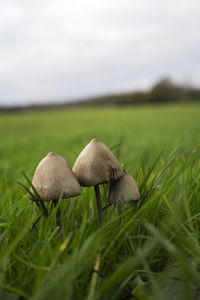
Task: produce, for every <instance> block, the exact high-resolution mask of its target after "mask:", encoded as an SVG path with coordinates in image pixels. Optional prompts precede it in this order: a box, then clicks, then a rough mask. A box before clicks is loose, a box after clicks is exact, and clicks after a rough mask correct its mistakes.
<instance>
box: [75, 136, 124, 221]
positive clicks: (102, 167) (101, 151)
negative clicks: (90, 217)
mask: <svg viewBox="0 0 200 300" xmlns="http://www.w3.org/2000/svg"><path fill="white" fill-rule="evenodd" d="M72 170H73V172H74V174H75V176H76V178H77V179H78V181H79V183H80V185H81V186H87V187H89V186H94V189H95V195H96V201H97V210H98V218H99V226H101V225H102V206H101V195H100V190H99V184H103V183H108V182H112V181H116V180H118V179H119V178H120V177H121V176H123V169H122V167H121V166H120V164H119V162H118V160H117V159H116V157H115V156H114V154H113V153H112V151H111V150H110V149H109V148H108V147H107V146H106V145H105V144H103V143H102V142H101V141H100V140H99V139H96V138H95V139H93V140H91V142H90V143H89V144H88V145H87V146H86V147H85V148H84V149H83V150H82V152H81V153H80V154H79V156H78V158H77V160H76V162H75V164H74V167H73V169H72Z"/></svg>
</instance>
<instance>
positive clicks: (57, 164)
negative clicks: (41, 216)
mask: <svg viewBox="0 0 200 300" xmlns="http://www.w3.org/2000/svg"><path fill="white" fill-rule="evenodd" d="M32 184H33V186H34V187H35V189H36V190H37V192H38V194H39V195H40V197H41V199H42V200H43V201H51V200H57V199H59V197H60V195H61V193H62V192H63V196H62V198H63V199H66V198H69V197H74V196H77V195H79V194H80V193H81V188H80V185H79V183H78V181H77V179H76V177H75V176H74V174H73V172H72V169H71V167H70V165H69V164H68V162H67V161H66V159H65V158H64V157H62V156H61V155H59V154H57V153H55V152H50V153H48V154H47V156H45V157H44V158H43V159H42V160H41V161H40V163H39V164H38V166H37V168H36V170H35V173H34V176H33V181H32ZM31 192H33V191H32V188H31Z"/></svg>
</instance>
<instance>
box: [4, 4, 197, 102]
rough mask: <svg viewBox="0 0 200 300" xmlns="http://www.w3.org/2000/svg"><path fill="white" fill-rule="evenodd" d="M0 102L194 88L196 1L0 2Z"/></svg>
mask: <svg viewBox="0 0 200 300" xmlns="http://www.w3.org/2000/svg"><path fill="white" fill-rule="evenodd" d="M0 7H1V10H0V105H24V104H25V105H27V104H37V103H43V104H45V103H49V102H60V101H71V100H78V99H81V98H87V97H91V96H95V95H105V94H112V93H118V92H126V91H134V90H140V89H148V88H150V87H151V86H152V84H154V83H155V82H156V81H157V80H159V79H161V78H164V77H171V78H172V79H173V80H175V81H177V82H187V83H189V84H192V85H195V86H200V34H199V29H200V1H199V0H168V1H162V0H139V1H138V0H137V1H136V0H98V1H97V0H73V1H67V0H42V1H41V0H40V1H39V0H29V1H27V0H6V1H3V0H0Z"/></svg>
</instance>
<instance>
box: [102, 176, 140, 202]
mask: <svg viewBox="0 0 200 300" xmlns="http://www.w3.org/2000/svg"><path fill="white" fill-rule="evenodd" d="M139 199H140V192H139V189H138V186H137V183H136V182H135V180H134V178H133V177H132V176H131V175H129V174H128V173H124V175H123V176H122V177H121V178H120V179H119V180H118V181H116V182H112V183H111V184H110V186H109V188H108V194H107V200H108V202H111V203H114V204H126V203H130V202H134V201H137V200H139Z"/></svg>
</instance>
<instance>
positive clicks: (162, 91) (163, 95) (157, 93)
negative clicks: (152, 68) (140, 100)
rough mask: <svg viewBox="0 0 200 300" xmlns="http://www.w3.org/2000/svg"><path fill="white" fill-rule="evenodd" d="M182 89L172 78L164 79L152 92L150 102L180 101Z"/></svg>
mask: <svg viewBox="0 0 200 300" xmlns="http://www.w3.org/2000/svg"><path fill="white" fill-rule="evenodd" d="M182 94H183V89H182V87H180V86H178V85H175V84H174V83H173V82H172V80H171V79H170V78H164V79H162V80H160V81H159V82H158V83H156V84H155V85H154V86H153V88H152V89H151V90H150V95H149V96H150V102H171V101H174V100H176V101H177V100H180V98H181V97H182Z"/></svg>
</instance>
